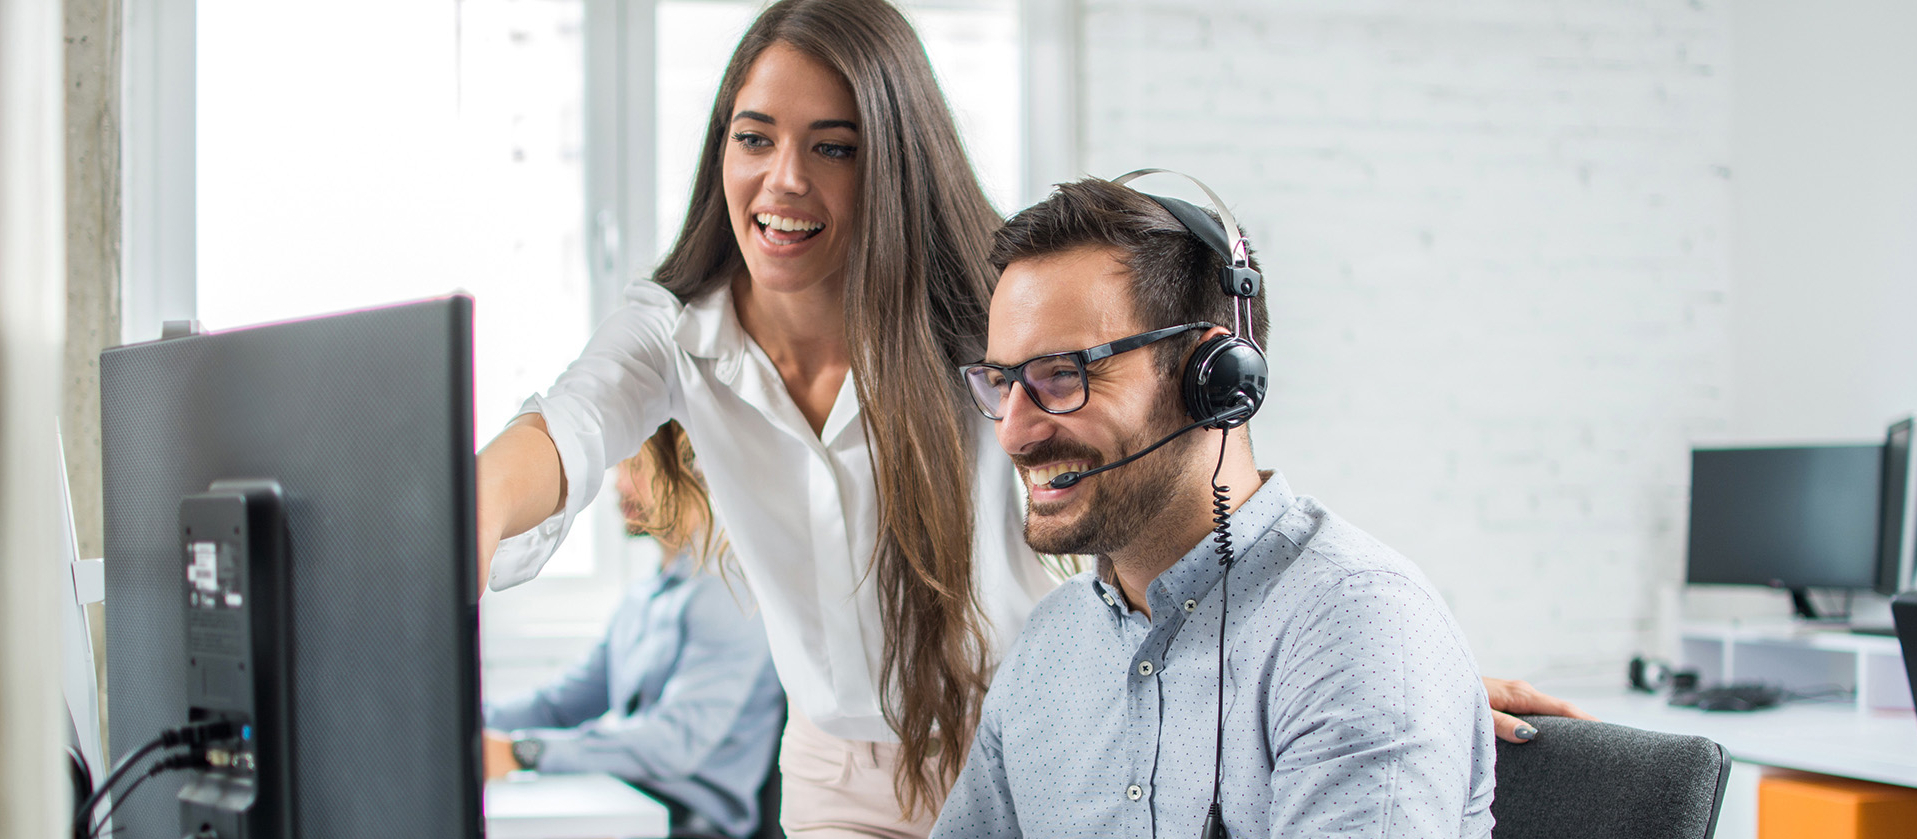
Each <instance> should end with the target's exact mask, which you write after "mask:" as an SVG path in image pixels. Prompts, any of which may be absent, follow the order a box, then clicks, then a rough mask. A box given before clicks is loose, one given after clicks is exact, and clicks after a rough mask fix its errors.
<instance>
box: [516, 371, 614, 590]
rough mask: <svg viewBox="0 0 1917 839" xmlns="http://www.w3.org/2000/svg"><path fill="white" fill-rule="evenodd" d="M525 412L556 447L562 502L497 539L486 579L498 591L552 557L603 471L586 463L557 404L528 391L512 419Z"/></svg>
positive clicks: (536, 570)
mask: <svg viewBox="0 0 1917 839" xmlns="http://www.w3.org/2000/svg"><path fill="white" fill-rule="evenodd" d="M526 414H539V415H540V417H541V418H542V419H544V420H545V422H546V433H547V435H548V436H550V437H551V438H552V440H553V446H554V447H555V448H556V449H558V451H559V465H560V468H561V469H562V470H564V472H565V475H566V503H565V506H564V508H563V509H561V510H560V511H559V512H557V513H554V514H552V515H551V516H549V517H547V518H546V520H545V521H542V522H540V523H539V524H537V525H535V526H534V527H533V528H532V529H531V530H528V531H526V532H525V533H521V534H519V535H518V536H514V537H511V538H509V539H502V540H500V542H499V549H498V551H497V552H495V553H494V554H493V564H492V573H491V574H490V575H489V578H488V580H487V584H488V585H489V586H490V587H491V588H492V590H493V591H503V590H505V589H509V588H512V587H513V586H516V585H519V584H520V583H523V582H526V581H527V580H530V579H532V578H534V577H536V576H539V569H541V568H544V567H545V566H546V560H549V559H551V558H552V555H553V552H554V551H556V550H558V549H559V544H560V543H561V542H564V541H565V540H566V534H568V533H571V532H572V523H573V519H574V517H576V516H578V515H579V512H580V511H581V510H584V509H585V508H586V505H587V504H588V503H590V502H591V500H592V498H593V496H595V495H597V494H598V493H599V483H600V480H601V479H602V477H603V476H604V472H603V471H602V470H596V469H592V468H590V467H589V466H588V465H587V463H586V459H587V454H586V447H585V446H584V445H583V444H582V443H581V442H580V440H579V435H578V434H576V433H572V429H573V428H574V427H575V426H574V425H573V424H572V423H571V422H569V418H568V417H567V416H566V413H565V411H564V409H563V407H561V406H558V405H554V404H552V403H551V402H548V401H546V400H545V399H542V398H540V397H538V396H532V397H529V398H528V399H527V400H526V401H525V402H524V403H523V404H521V405H520V406H519V413H518V414H517V415H515V416H514V417H513V418H514V419H518V418H519V417H521V416H525V415H526Z"/></svg>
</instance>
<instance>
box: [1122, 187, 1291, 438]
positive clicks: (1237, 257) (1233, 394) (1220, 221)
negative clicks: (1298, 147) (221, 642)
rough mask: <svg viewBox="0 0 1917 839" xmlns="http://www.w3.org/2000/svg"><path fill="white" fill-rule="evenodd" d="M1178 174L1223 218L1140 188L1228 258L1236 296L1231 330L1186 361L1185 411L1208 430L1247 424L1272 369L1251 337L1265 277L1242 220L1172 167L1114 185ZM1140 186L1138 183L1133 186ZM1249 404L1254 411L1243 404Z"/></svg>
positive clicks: (1222, 285)
mask: <svg viewBox="0 0 1917 839" xmlns="http://www.w3.org/2000/svg"><path fill="white" fill-rule="evenodd" d="M1160 173H1163V174H1167V175H1176V176H1178V177H1180V178H1184V179H1185V180H1187V181H1190V182H1191V183H1192V184H1194V185H1196V186H1197V187H1198V189H1199V190H1200V191H1202V192H1204V193H1205V197H1206V198H1209V199H1211V205H1212V206H1213V207H1215V208H1217V210H1218V218H1217V219H1215V220H1214V219H1213V218H1212V217H1211V216H1209V215H1206V213H1205V211H1204V210H1201V209H1198V208H1197V207H1196V206H1193V205H1192V204H1190V203H1188V202H1185V201H1180V200H1179V199H1176V198H1166V197H1163V196H1159V195H1152V194H1151V193H1148V192H1140V193H1139V194H1140V195H1143V196H1145V197H1146V198H1150V199H1151V200H1152V201H1153V202H1155V203H1157V204H1158V206H1160V207H1164V208H1165V211H1166V212H1169V213H1171V214H1172V218H1175V219H1177V220H1178V223H1179V224H1182V225H1184V226H1185V229H1186V230H1187V231H1189V232H1190V233H1191V234H1192V237H1193V238H1195V239H1197V240H1198V241H1200V242H1203V243H1204V244H1205V246H1206V247H1207V248H1210V249H1211V251H1212V252H1213V253H1216V254H1218V256H1219V257H1221V258H1223V259H1224V261H1225V266H1224V268H1222V269H1220V271H1219V274H1218V287H1219V289H1220V290H1221V291H1223V292H1224V293H1225V294H1227V295H1230V296H1231V297H1232V298H1233V306H1232V319H1233V321H1234V322H1233V324H1232V331H1231V332H1229V333H1226V334H1224V335H1219V336H1216V337H1213V338H1211V339H1209V340H1206V341H1205V342H1204V343H1202V344H1199V345H1198V348H1197V349H1196V350H1193V351H1192V355H1191V358H1190V359H1189V360H1187V361H1186V362H1185V372H1184V376H1183V377H1182V385H1183V386H1182V388H1181V390H1182V391H1183V393H1184V397H1185V412H1186V413H1187V414H1189V415H1190V416H1191V418H1192V419H1193V420H1207V424H1206V427H1207V428H1233V427H1236V426H1240V425H1244V424H1245V423H1246V422H1247V421H1249V420H1250V419H1251V415H1252V414H1255V413H1257V412H1258V409H1259V407H1261V406H1262V405H1263V404H1264V401H1265V391H1266V389H1267V388H1268V387H1269V385H1270V381H1271V373H1270V368H1269V367H1268V365H1267V364H1266V363H1265V354H1264V352H1263V351H1262V350H1260V349H1259V347H1258V344H1257V343H1256V339H1254V338H1253V337H1252V323H1251V301H1252V299H1253V298H1256V297H1257V296H1258V292H1259V290H1260V289H1262V288H1263V287H1264V277H1262V276H1260V275H1259V273H1258V271H1257V269H1254V268H1252V267H1251V245H1250V242H1248V241H1247V240H1246V239H1245V237H1244V235H1243V234H1241V233H1240V232H1239V231H1238V220H1237V219H1235V218H1233V217H1232V215H1231V210H1230V209H1228V208H1227V207H1226V206H1225V202H1224V201H1222V200H1220V199H1219V197H1218V194H1217V193H1215V192H1212V191H1211V187H1208V186H1206V185H1205V184H1204V182H1203V181H1200V180H1198V179H1197V178H1194V177H1192V176H1190V175H1186V174H1184V173H1181V172H1173V171H1171V170H1169V169H1139V170H1136V171H1132V172H1127V173H1125V174H1123V175H1120V176H1118V177H1117V178H1116V179H1114V180H1113V181H1112V183H1114V184H1117V185H1119V186H1124V185H1126V184H1129V183H1131V182H1132V181H1135V180H1137V179H1139V178H1142V177H1144V176H1146V175H1154V174H1160ZM1133 189H1137V187H1133ZM1246 405H1249V407H1250V410H1248V411H1240V410H1238V409H1239V408H1241V407H1243V406H1246Z"/></svg>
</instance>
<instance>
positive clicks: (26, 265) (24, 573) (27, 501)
mask: <svg viewBox="0 0 1917 839" xmlns="http://www.w3.org/2000/svg"><path fill="white" fill-rule="evenodd" d="M60 26H61V9H60V5H59V4H58V3H45V2H36V0H0V720H4V721H5V729H4V732H5V733H4V734H0V754H5V755H6V758H5V759H4V760H0V824H3V825H5V828H4V829H0V833H5V834H6V835H7V836H9V837H12V836H19V837H36V838H37V837H45V839H52V837H56V836H59V835H61V832H62V830H63V827H64V824H63V823H64V822H65V821H66V820H65V819H63V818H62V817H61V814H62V813H65V812H70V811H71V809H72V807H71V805H69V804H68V803H67V802H68V800H69V799H68V796H67V792H66V789H67V784H66V781H65V780H64V779H65V778H66V773H65V771H64V770H62V769H61V762H62V757H61V746H62V743H63V740H64V739H65V735H64V734H63V733H62V732H64V731H65V730H66V726H65V724H64V723H63V722H62V721H61V717H62V716H63V714H62V713H61V708H62V705H61V703H60V688H59V684H60V679H59V675H58V674H59V670H58V666H59V665H58V661H59V650H58V646H57V641H54V640H53V639H55V638H57V637H58V633H57V632H54V631H52V627H55V626H57V623H56V620H57V618H56V615H57V613H56V612H55V610H54V604H55V603H56V602H57V601H56V600H55V599H54V598H55V597H56V596H57V594H58V592H59V589H58V587H57V585H56V581H57V579H58V578H57V576H56V573H57V572H58V571H60V570H63V569H60V567H59V564H58V563H59V558H60V541H59V540H60V538H61V534H60V527H59V524H58V523H59V522H60V520H61V517H60V506H59V500H60V496H59V493H60V492H61V491H62V490H63V489H64V487H62V485H61V483H60V477H59V471H58V469H59V460H58V458H59V444H58V442H57V441H56V440H55V438H54V433H53V431H54V427H55V418H56V417H58V416H59V413H60V378H61V377H60V356H61V341H62V336H63V334H64V332H65V325H66V309H65V305H64V304H65V302H66V295H65V292H66V260H65V250H66V249H65V237H64V236H63V235H62V234H63V230H64V227H63V225H64V223H65V219H66V211H65V204H64V203H63V196H64V189H65V183H66V175H65V173H66V166H65V160H64V158H63V153H62V149H63V146H62V145H61V128H62V123H61V119H60V107H61V103H62V101H63V97H62V95H61V76H60V71H61V67H62V62H61V53H60V49H61V43H62V42H61V39H60V34H61V29H60Z"/></svg>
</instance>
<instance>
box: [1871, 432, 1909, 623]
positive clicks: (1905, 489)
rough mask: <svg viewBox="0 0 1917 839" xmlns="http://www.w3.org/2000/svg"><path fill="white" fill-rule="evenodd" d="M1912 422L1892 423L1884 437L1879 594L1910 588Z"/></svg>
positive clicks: (1879, 541) (1878, 568)
mask: <svg viewBox="0 0 1917 839" xmlns="http://www.w3.org/2000/svg"><path fill="white" fill-rule="evenodd" d="M1912 424H1913V420H1912V419H1910V418H1908V417H1907V418H1905V419H1902V420H1898V421H1897V422H1895V423H1892V424H1891V426H1890V429H1889V430H1888V431H1886V432H1885V433H1884V489H1883V497H1884V501H1883V511H1884V512H1883V522H1882V524H1881V525H1880V527H1879V531H1878V537H1877V538H1878V549H1877V550H1878V559H1877V585H1876V589H1877V593H1878V594H1884V595H1891V594H1896V593H1897V592H1899V591H1902V590H1904V589H1906V588H1910V587H1911V582H1910V575H1911V571H1912V564H1913V557H1912V555H1911V553H1912V550H1911V544H1912V540H1911V535H1912V534H1911V532H1910V529H1911V528H1910V525H1911V524H1912V521H1911V509H1910V505H1911V494H1910V479H1911V474H1910V436H1911V426H1912Z"/></svg>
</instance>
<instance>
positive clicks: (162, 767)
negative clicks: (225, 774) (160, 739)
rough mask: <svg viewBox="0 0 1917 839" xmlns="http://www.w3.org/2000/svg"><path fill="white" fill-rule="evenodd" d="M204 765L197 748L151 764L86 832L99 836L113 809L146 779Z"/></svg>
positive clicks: (110, 819)
mask: <svg viewBox="0 0 1917 839" xmlns="http://www.w3.org/2000/svg"><path fill="white" fill-rule="evenodd" d="M206 767H207V762H206V753H205V752H202V751H200V750H199V749H193V750H192V751H186V752H180V753H178V754H174V755H169V756H168V757H167V758H166V759H165V760H162V761H160V762H159V763H155V764H153V766H152V767H151V768H149V769H147V770H146V772H145V773H144V774H142V775H141V776H140V777H138V778H134V779H133V783H131V784H129V785H127V788H126V792H123V793H121V794H120V797H119V798H118V799H116V800H115V801H114V802H113V806H111V807H108V808H107V811H106V815H103V816H101V817H100V822H99V823H98V824H95V825H94V826H93V829H92V830H89V831H88V832H87V835H88V836H89V837H97V836H99V835H100V831H101V830H104V829H105V828H106V826H107V822H110V821H112V820H113V813H114V811H116V810H118V809H120V805H122V804H125V803H126V802H127V800H128V799H130V798H132V797H133V791H134V790H136V789H139V788H140V784H141V783H142V782H144V781H146V779H148V778H151V777H154V776H156V775H164V774H166V773H168V772H176V771H179V770H181V769H204V768H206Z"/></svg>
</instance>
